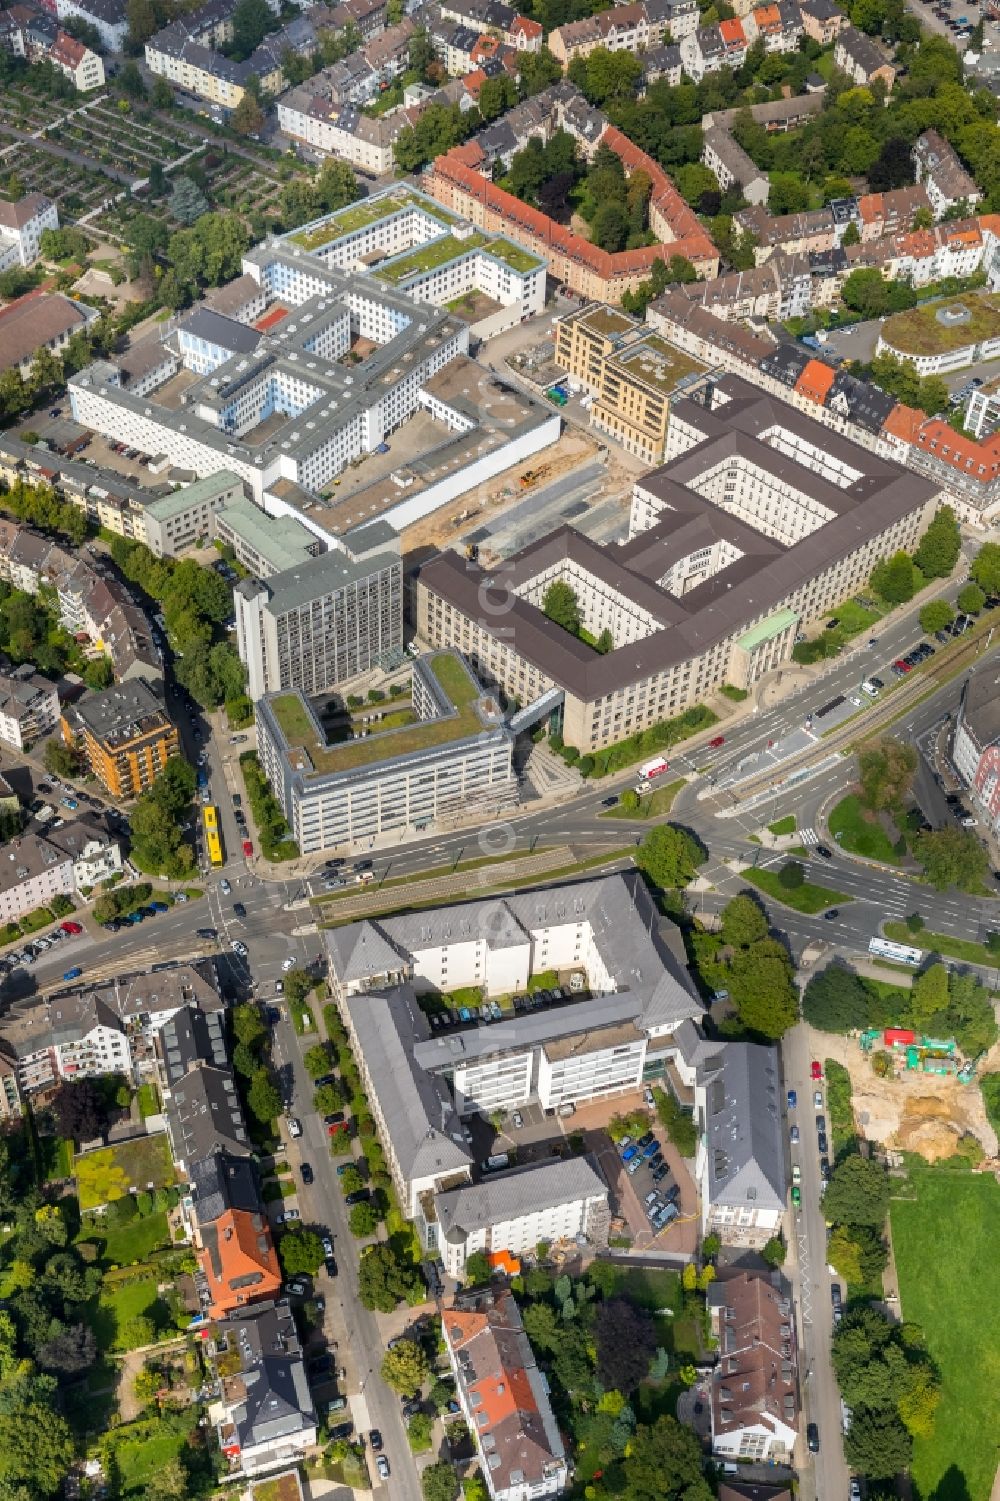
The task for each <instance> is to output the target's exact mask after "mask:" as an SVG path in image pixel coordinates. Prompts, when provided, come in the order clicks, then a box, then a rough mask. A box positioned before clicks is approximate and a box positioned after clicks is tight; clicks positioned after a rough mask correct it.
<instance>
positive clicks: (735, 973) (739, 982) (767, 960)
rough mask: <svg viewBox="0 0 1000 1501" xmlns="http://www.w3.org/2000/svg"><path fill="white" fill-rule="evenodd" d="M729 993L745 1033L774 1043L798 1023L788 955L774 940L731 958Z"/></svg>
mask: <svg viewBox="0 0 1000 1501" xmlns="http://www.w3.org/2000/svg"><path fill="white" fill-rule="evenodd" d="M728 978H729V992H730V995H731V996H732V999H733V1001H734V1002H735V1004H736V1009H737V1011H738V1012H739V1016H740V1021H741V1022H742V1023H743V1025H744V1027H746V1028H747V1029H748V1031H751V1032H756V1033H757V1034H758V1035H759V1036H761V1037H766V1038H768V1039H769V1040H771V1041H777V1039H778V1038H779V1037H782V1036H783V1035H784V1034H785V1032H787V1031H788V1029H789V1027H794V1026H795V1023H796V1022H797V1021H798V1019H799V997H798V991H797V990H796V988H795V984H794V982H793V979H792V966H791V962H790V960H789V958H788V953H787V951H786V950H785V948H783V946H782V945H781V944H780V943H779V942H778V940H777V939H774V938H765V939H762V940H760V941H759V942H757V943H755V944H754V945H753V947H752V948H748V949H741V950H740V951H739V952H738V953H737V954H734V956H733V958H732V960H731V961H730V965H729V975H728Z"/></svg>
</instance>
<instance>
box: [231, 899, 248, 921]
mask: <svg viewBox="0 0 1000 1501" xmlns="http://www.w3.org/2000/svg"><path fill="white" fill-rule="evenodd" d="M246 915H247V909H246V908H245V907H244V905H243V903H242V902H234V903H233V916H234V917H238V918H241V919H242V918H244V917H246Z"/></svg>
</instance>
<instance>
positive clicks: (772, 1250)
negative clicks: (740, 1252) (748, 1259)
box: [760, 1235, 788, 1266]
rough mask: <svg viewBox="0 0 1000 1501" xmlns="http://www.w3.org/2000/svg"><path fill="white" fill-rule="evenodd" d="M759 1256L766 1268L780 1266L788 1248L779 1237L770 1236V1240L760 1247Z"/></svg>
mask: <svg viewBox="0 0 1000 1501" xmlns="http://www.w3.org/2000/svg"><path fill="white" fill-rule="evenodd" d="M760 1254H761V1256H762V1257H763V1259H764V1260H765V1261H766V1262H767V1264H768V1266H781V1265H783V1263H784V1260H785V1257H786V1255H787V1254H788V1247H787V1246H786V1245H785V1242H784V1241H783V1240H782V1238H781V1236H780V1235H772V1236H771V1239H770V1240H767V1241H765V1242H764V1244H763V1245H762V1246H761V1248H760Z"/></svg>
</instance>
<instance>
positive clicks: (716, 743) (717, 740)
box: [708, 735, 726, 750]
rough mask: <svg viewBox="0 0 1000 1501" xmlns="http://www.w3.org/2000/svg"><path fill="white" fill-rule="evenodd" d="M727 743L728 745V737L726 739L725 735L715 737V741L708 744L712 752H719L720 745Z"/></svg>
mask: <svg viewBox="0 0 1000 1501" xmlns="http://www.w3.org/2000/svg"><path fill="white" fill-rule="evenodd" d="M725 743H726V737H725V735H716V737H715V739H714V740H710V741H709V742H708V746H709V749H710V750H718V749H719V746H720V745H725Z"/></svg>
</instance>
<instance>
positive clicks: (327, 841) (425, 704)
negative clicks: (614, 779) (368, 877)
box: [257, 653, 517, 854]
mask: <svg viewBox="0 0 1000 1501" xmlns="http://www.w3.org/2000/svg"><path fill="white" fill-rule="evenodd" d="M404 711H405V713H406V718H407V719H408V721H409V722H408V723H404V724H399V725H397V727H395V728H391V729H387V730H384V731H380V730H379V728H378V720H379V719H380V718H382V717H384V716H385V715H386V714H389V715H392V716H393V717H394V718H396V717H398V715H399V714H401V713H404ZM369 717H370V718H373V719H374V720H375V723H374V724H373V725H372V726H371V728H367V727H363V726H362V727H360V729H359V731H356V732H355V737H354V739H353V740H351V741H349V742H347V743H346V744H339V745H338V744H334V745H329V744H328V743H327V737H326V733H325V731H324V729H323V728H322V725H321V724H320V721H319V719H318V718H317V716H316V714H315V712H314V711H313V709H312V708H311V707H310V705H309V703H308V702H307V700H306V699H305V698H304V697H303V695H302V693H301V692H300V691H298V690H289V691H286V692H283V693H277V694H269V695H267V696H266V697H264V698H262V699H260V700H259V701H258V705H257V750H258V754H259V756H260V759H261V765H262V766H263V768H264V772H265V774H266V776H267V777H268V780H269V781H270V783H271V786H272V788H273V790H274V793H275V796H276V797H277V799H278V801H279V803H280V804H281V807H282V811H283V812H284V814H285V817H286V818H287V820H288V822H289V824H290V826H291V829H292V833H293V837H294V838H295V840H296V843H297V844H298V846H299V849H300V850H301V851H302V852H303V854H305V853H307V852H309V853H312V852H314V851H316V850H324V849H333V848H338V847H340V846H348V845H351V844H357V843H358V842H359V841H372V840H378V839H385V838H392V839H400V838H406V837H412V836H413V835H415V834H417V833H420V832H422V831H424V830H426V829H429V828H433V827H435V826H440V825H441V824H442V823H445V822H447V821H448V820H449V819H452V820H458V819H460V818H461V817H463V816H464V815H465V814H466V813H467V810H468V809H469V808H470V807H476V808H477V809H478V810H479V812H480V813H481V814H483V815H484V816H486V815H488V814H489V813H495V812H497V811H499V810H500V809H501V808H504V807H508V806H510V805H511V803H513V802H516V800H517V781H516V778H515V776H514V771H513V765H512V754H513V744H514V740H513V736H512V735H511V733H510V731H509V730H508V729H507V727H506V725H505V724H504V718H503V714H502V713H501V711H500V708H499V706H498V704H497V702H496V700H495V699H493V698H491V697H490V696H489V695H487V694H484V693H483V690H482V688H481V687H480V685H479V684H478V683H477V682H476V680H475V678H474V677H473V676H472V674H471V673H470V672H469V670H468V668H467V667H466V666H465V664H464V663H462V662H461V661H460V660H459V659H458V658H457V657H456V656H455V655H454V654H453V653H444V654H436V655H434V656H432V657H430V658H429V659H427V660H418V661H417V662H415V663H414V665H413V678H412V685H411V694H410V702H409V704H407V702H406V699H405V697H403V698H401V699H400V700H398V702H396V703H394V702H389V703H388V705H387V706H381V705H380V706H379V707H378V709H377V710H376V711H375V713H374V714H372V715H370V716H369Z"/></svg>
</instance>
